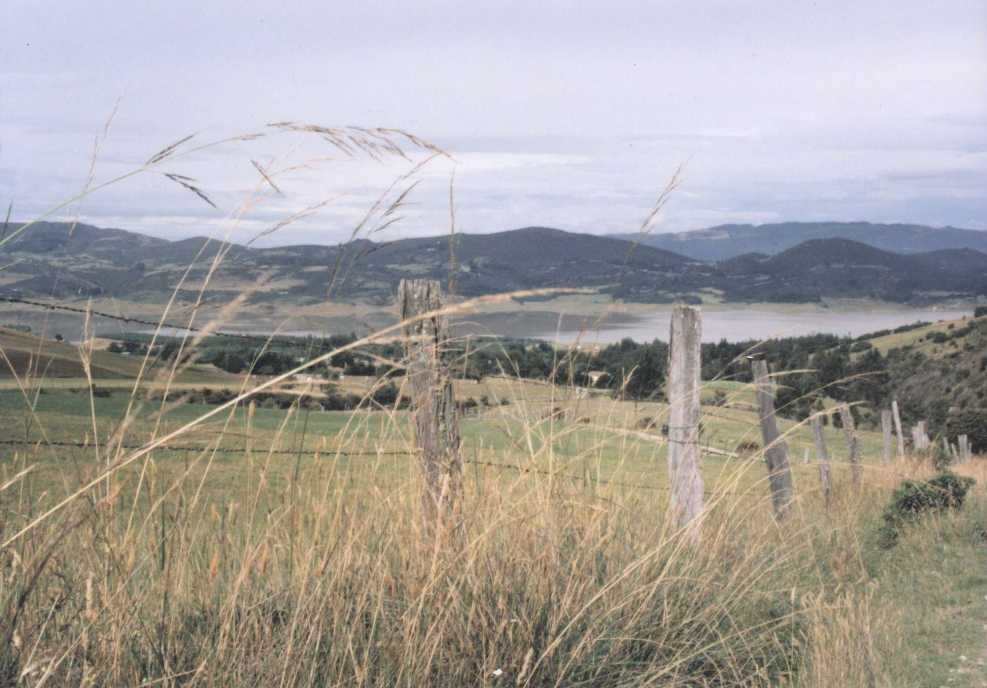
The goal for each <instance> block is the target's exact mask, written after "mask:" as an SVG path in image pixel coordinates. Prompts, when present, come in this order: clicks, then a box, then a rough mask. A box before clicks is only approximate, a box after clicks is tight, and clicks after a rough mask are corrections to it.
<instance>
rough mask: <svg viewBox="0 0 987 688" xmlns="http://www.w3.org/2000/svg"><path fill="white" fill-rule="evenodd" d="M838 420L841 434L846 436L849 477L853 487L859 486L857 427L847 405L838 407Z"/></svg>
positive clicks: (860, 469) (860, 468)
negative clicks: (840, 424) (840, 422)
mask: <svg viewBox="0 0 987 688" xmlns="http://www.w3.org/2000/svg"><path fill="white" fill-rule="evenodd" d="M840 420H841V421H843V433H844V434H845V435H846V446H847V453H848V454H849V461H850V477H851V479H852V480H853V484H854V485H859V484H860V478H861V473H862V466H861V465H860V443H859V440H858V438H857V425H856V423H854V422H853V412H851V411H850V405H849V404H843V405H842V406H840Z"/></svg>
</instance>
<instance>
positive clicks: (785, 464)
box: [751, 359, 794, 519]
mask: <svg viewBox="0 0 987 688" xmlns="http://www.w3.org/2000/svg"><path fill="white" fill-rule="evenodd" d="M751 369H752V370H753V372H754V384H755V386H756V389H757V405H758V409H759V412H760V420H761V439H762V440H763V441H764V460H765V462H766V463H767V465H768V482H769V483H770V485H771V503H772V505H773V506H774V511H775V517H776V518H778V519H782V518H784V517H785V516H786V515H787V514H788V509H789V507H790V506H791V503H792V499H793V498H794V490H793V487H792V470H791V467H790V465H789V461H788V445H787V444H785V441H784V440H783V439H781V433H780V432H779V431H778V421H777V419H776V418H775V393H774V387H773V385H772V383H771V379H770V377H769V375H768V362H767V361H765V360H764V359H754V360H752V361H751Z"/></svg>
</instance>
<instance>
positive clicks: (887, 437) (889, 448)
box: [881, 409, 894, 463]
mask: <svg viewBox="0 0 987 688" xmlns="http://www.w3.org/2000/svg"><path fill="white" fill-rule="evenodd" d="M893 422H894V421H892V419H891V410H890V409H883V410H882V411H881V432H882V433H883V434H884V454H882V455H881V460H882V461H884V463H891V458H892V456H894V446H893V443H894V439H893V438H892V437H891V432H892V428H891V425H892V423H893Z"/></svg>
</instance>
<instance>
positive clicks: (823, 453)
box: [812, 416, 832, 504]
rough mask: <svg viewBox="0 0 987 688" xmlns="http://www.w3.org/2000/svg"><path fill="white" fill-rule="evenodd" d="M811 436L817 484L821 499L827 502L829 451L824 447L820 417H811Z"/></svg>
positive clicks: (828, 494)
mask: <svg viewBox="0 0 987 688" xmlns="http://www.w3.org/2000/svg"><path fill="white" fill-rule="evenodd" d="M812 436H813V439H815V441H816V458H817V459H818V460H819V484H820V487H822V494H823V500H824V501H825V502H826V504H829V498H830V494H831V492H832V484H831V481H830V477H829V451H828V450H827V449H826V438H825V437H824V436H823V426H822V418H820V417H819V416H813V417H812Z"/></svg>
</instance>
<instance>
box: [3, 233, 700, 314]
mask: <svg viewBox="0 0 987 688" xmlns="http://www.w3.org/2000/svg"><path fill="white" fill-rule="evenodd" d="M69 229H70V227H69V225H67V224H64V223H41V224H38V225H35V226H33V227H31V228H30V229H29V230H28V231H27V232H25V233H23V234H21V235H20V236H18V237H17V239H15V240H14V241H12V242H10V244H9V245H8V246H6V247H4V249H2V250H0V258H2V259H3V260H2V262H3V263H7V264H9V265H8V267H7V269H6V271H5V274H4V277H5V279H4V280H3V282H2V283H0V294H33V295H47V296H116V297H127V298H131V299H138V300H160V299H163V298H167V297H168V295H169V294H170V291H171V290H172V289H174V288H175V287H176V285H178V284H179V282H180V280H181V279H182V276H183V274H184V273H185V272H186V271H187V270H188V269H189V267H190V266H191V270H190V271H189V275H188V278H187V288H186V290H185V291H187V292H188V293H182V292H180V294H179V296H180V297H188V298H192V297H193V296H194V294H193V293H192V289H193V287H194V285H196V283H197V282H198V281H200V280H202V279H203V278H204V277H205V275H206V273H207V272H208V269H209V265H210V262H211V260H212V258H213V256H215V255H216V252H217V251H218V250H219V249H220V243H219V242H216V241H209V240H207V239H204V238H198V239H184V240H182V241H174V242H172V241H165V240H162V239H152V238H150V237H145V236H142V235H139V234H135V233H132V232H127V231H124V230H117V229H113V230H103V229H99V228H96V227H92V226H88V225H78V226H76V227H75V228H74V230H73V232H72V235H71V236H69ZM454 241H455V245H454V253H455V263H456V266H457V271H456V276H455V283H456V290H457V292H458V293H459V294H462V295H464V296H475V295H479V294H489V293H495V292H508V291H518V290H523V289H535V288H541V287H586V288H605V287H608V286H609V287H611V288H614V286H615V285H617V284H618V283H621V284H626V285H641V286H647V288H648V289H650V290H651V291H652V292H653V291H654V289H655V285H656V284H668V285H670V284H671V283H672V282H674V280H675V279H676V278H677V277H681V276H682V275H686V274H689V275H691V273H692V272H693V271H698V272H700V273H706V272H709V271H710V268H709V267H707V266H704V265H702V264H701V263H699V262H698V261H694V260H691V259H689V258H685V257H684V256H679V255H676V254H674V253H671V252H668V251H663V250H661V249H656V248H650V247H644V246H638V247H634V246H631V245H630V244H628V243H627V242H625V241H620V240H618V239H612V238H608V237H600V236H594V235H589V234H573V233H570V232H564V231H561V230H558V229H549V228H545V227H526V228H523V229H516V230H512V231H506V232H498V233H494V234H460V235H457V236H456V237H455V240H454ZM225 250H226V251H227V253H226V256H225V258H224V260H223V262H222V263H221V266H220V268H219V270H218V272H217V273H216V274H215V275H214V276H213V280H212V281H213V287H212V288H211V290H210V294H209V295H210V298H214V299H217V300H221V299H230V298H233V297H235V296H238V295H239V294H240V293H242V291H243V290H244V289H246V288H249V287H251V286H253V285H254V284H255V283H256V282H257V281H259V280H262V279H265V278H266V279H267V280H268V281H269V282H270V283H271V284H272V285H274V287H273V288H271V289H267V290H262V291H260V292H259V293H258V294H256V295H255V296H254V299H255V300H258V301H265V300H267V301H269V300H279V299H292V300H293V301H294V302H296V303H299V304H304V303H315V302H319V301H322V300H325V298H326V294H327V293H328V292H329V291H330V289H331V291H332V294H333V295H334V296H337V297H347V298H354V299H361V300H367V301H373V302H381V303H383V302H388V301H390V299H391V298H392V296H393V294H394V292H395V289H396V287H397V284H398V282H399V281H400V280H401V279H402V278H404V277H430V278H434V279H440V280H443V281H446V280H448V277H449V270H450V265H451V260H452V255H451V253H450V238H449V237H448V236H441V237H430V238H422V239H402V240H398V241H393V242H388V243H374V242H370V241H365V240H360V241H355V242H352V243H349V244H347V245H345V246H318V245H307V246H282V247H277V248H252V247H250V248H248V247H245V246H240V245H232V246H229V245H227V247H226V249H225Z"/></svg>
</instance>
